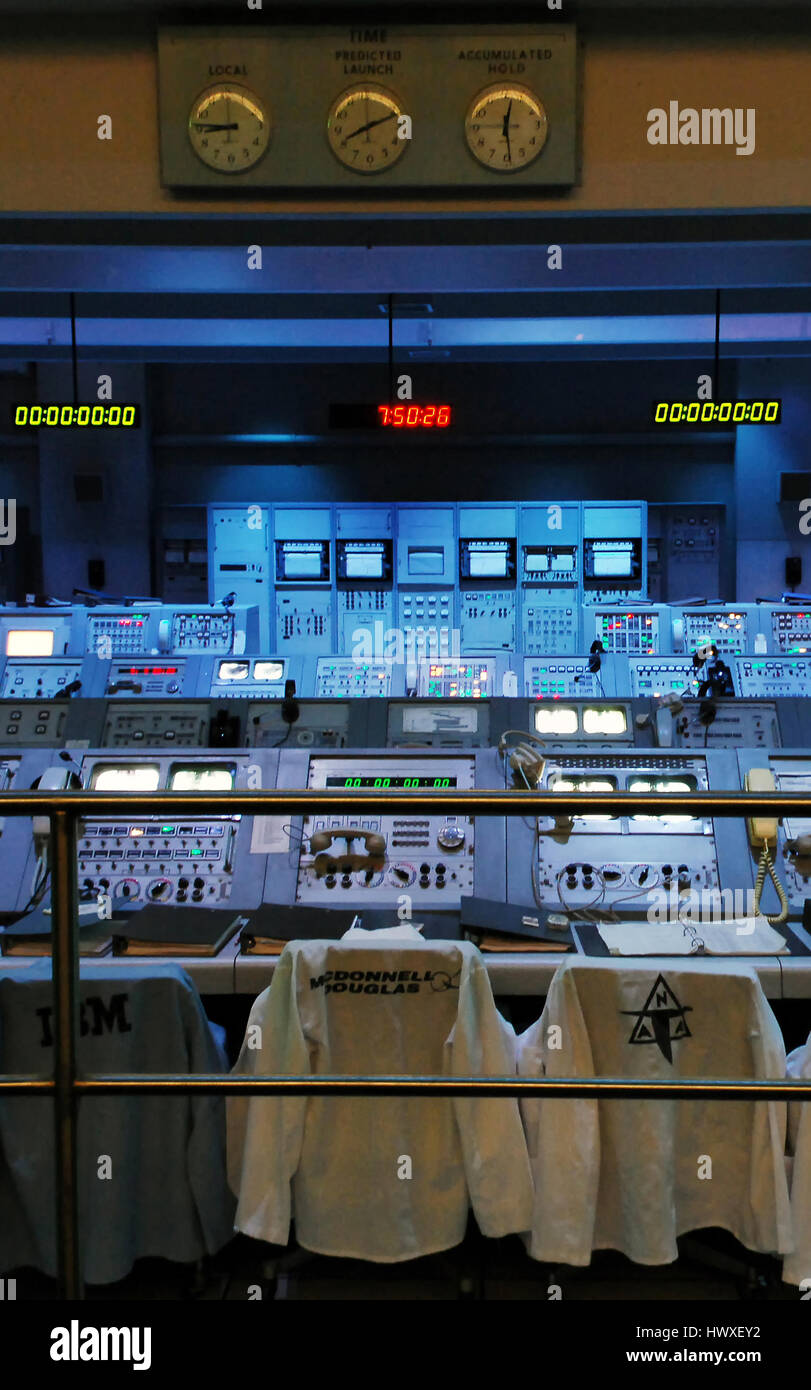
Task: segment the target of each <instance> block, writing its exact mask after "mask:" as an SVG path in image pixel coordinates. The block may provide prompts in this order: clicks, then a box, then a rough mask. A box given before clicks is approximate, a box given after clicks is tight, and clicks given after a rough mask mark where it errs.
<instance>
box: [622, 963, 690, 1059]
mask: <svg viewBox="0 0 811 1390" xmlns="http://www.w3.org/2000/svg"><path fill="white" fill-rule="evenodd" d="M692 1012H693V1009H692V1005H691V1004H680V1003H679V1001H678V999H677V998H676V996H675V994H674V993H673V991H672V989H671V988H670V985H669V984H668V983H667V980H666V979H665V977H664V975H657V977H656V983H655V985H654V986H653V989H652V990H651V992H650V994H649V995H648V997H647V999H646V1000H645V1003H644V1005H643V1007H642V1008H641V1009H623V1010H622V1013H624V1014H630V1016H631V1017H632V1018H635V1019H636V1023H635V1024H634V1026H633V1028H632V1029H631V1036H630V1038H629V1039H628V1042H629V1043H631V1044H632V1045H634V1046H637V1045H639V1046H641V1045H643V1044H645V1043H655V1044H656V1046H657V1047H658V1048H659V1051H660V1052H661V1054H662V1056H663V1057H664V1058H665V1060H666V1061H668V1062H670V1063H672V1062H673V1043H674V1042H681V1040H682V1039H683V1038H689V1037H692V1034H691V1032H690V1029H689V1028H688V1027H687V1020H686V1018H685V1017H684V1015H685V1014H689V1013H692Z"/></svg>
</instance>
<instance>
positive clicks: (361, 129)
mask: <svg viewBox="0 0 811 1390" xmlns="http://www.w3.org/2000/svg"><path fill="white" fill-rule="evenodd" d="M396 115H397V112H396V111H390V112H389V114H388V116H380V117H379V118H378V120H376V121H367V122H366V124H365V125H359V126H358V128H357V130H351V131H350V132H349V134H348V135H345V136H344V138H343V142H342V143H343V144H344V145H345V144H346V142H347V140H354V138H355V136H356V135H362V134H363V132H364V131H365V130H371V129H372V127H373V126H376V125H383V124H384V122H385V121H393V120H394V118H395V116H396Z"/></svg>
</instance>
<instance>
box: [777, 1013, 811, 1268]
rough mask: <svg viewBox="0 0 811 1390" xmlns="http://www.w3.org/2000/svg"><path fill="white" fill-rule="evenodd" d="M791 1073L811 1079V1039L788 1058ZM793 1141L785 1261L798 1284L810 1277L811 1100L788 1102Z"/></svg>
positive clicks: (795, 1076) (785, 1266)
mask: <svg viewBox="0 0 811 1390" xmlns="http://www.w3.org/2000/svg"><path fill="white" fill-rule="evenodd" d="M786 1073H787V1075H788V1076H791V1077H794V1079H795V1080H800V1079H801V1078H803V1079H809V1078H811V1038H809V1040H808V1042H807V1043H806V1044H805V1046H804V1047H800V1048H797V1049H796V1050H795V1051H794V1052H792V1053H791V1054H790V1056H789V1058H788V1064H787V1067H786ZM789 1112H790V1120H789V1127H790V1130H791V1143H792V1149H793V1152H794V1162H793V1164H792V1171H791V1220H792V1226H793V1230H794V1253H793V1254H791V1255H789V1256H787V1258H786V1259H785V1260H784V1261H783V1279H784V1281H785V1283H787V1284H796V1285H797V1286H798V1287H799V1286H800V1285H801V1284H802V1283H803V1281H804V1280H806V1279H808V1280H811V1101H798V1100H795V1101H790V1102H789Z"/></svg>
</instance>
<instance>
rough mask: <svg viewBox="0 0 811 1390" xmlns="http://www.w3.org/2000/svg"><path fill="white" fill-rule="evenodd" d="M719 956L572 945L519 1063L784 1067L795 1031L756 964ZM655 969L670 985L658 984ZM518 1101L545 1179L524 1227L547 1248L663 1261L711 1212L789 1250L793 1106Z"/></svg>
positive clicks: (668, 1070)
mask: <svg viewBox="0 0 811 1390" xmlns="http://www.w3.org/2000/svg"><path fill="white" fill-rule="evenodd" d="M710 964H711V963H710V962H708V961H702V962H701V963H700V964H699V963H697V962H696V963H692V964H690V965H687V964H682V963H679V964H678V965H674V966H673V967H671V966H670V965H669V964H667V963H661V964H660V963H656V964H652V963H650V962H626V961H623V962H618V961H616V960H610V961H609V960H592V961H588V962H584V961H581V960H578V959H576V958H574V957H572V958H570V959H569V960H567V961H565V962H564V963H563V964H562V966H561V968H560V969H559V970H558V972H557V974H556V975H555V977H554V980H553V982H552V986H551V988H550V992H549V996H548V998H547V1003H546V1008H545V1009H544V1012H543V1016H542V1018H541V1019H540V1020H539V1021H538V1022H537V1023H535V1024H533V1026H532V1027H531V1028H529V1029H528V1030H527V1032H525V1033H524V1034H522V1035H521V1037H520V1038H519V1040H518V1070H519V1073H520V1074H521V1075H523V1076H540V1075H543V1074H546V1075H549V1076H576V1077H591V1076H606V1077H617V1078H623V1077H626V1078H630V1077H638V1078H640V1079H645V1078H650V1079H656V1080H659V1079H673V1080H675V1079H678V1078H679V1077H690V1076H697V1077H714V1078H717V1079H721V1078H740V1079H743V1078H749V1077H751V1078H755V1077H774V1078H779V1077H782V1076H784V1074H785V1052H784V1048H783V1040H782V1037H781V1034H780V1030H779V1028H778V1026H777V1021H776V1019H775V1017H774V1015H773V1013H772V1011H771V1009H770V1008H769V1005H768V1002H767V1000H766V998H765V996H764V994H763V991H762V989H761V987H760V984H759V982H758V979H757V976H756V975H755V972H754V971H753V970H752V969H751V967H749V966H747V965H745V964H738V963H734V964H733V963H731V962H723V964H720V963H719V965H718V966H716V965H715V963H714V962H713V963H712V967H713V968H708V967H709V966H710ZM657 977H663V979H664V981H665V982H666V987H662V986H661V985H660V986H659V988H658V990H657V991H656V992H655V993H652V991H653V989H654V985H655V983H656V981H657ZM646 1010H647V1012H646ZM682 1010H683V1012H682ZM668 1012H670V1014H671V1016H670V1018H667V1016H666V1015H667V1013H668ZM657 1029H658V1030H659V1033H660V1037H661V1040H662V1046H660V1044H659V1041H657V1036H656V1030H657ZM550 1030H552V1031H550ZM556 1030H559V1031H556ZM632 1038H633V1039H636V1041H635V1042H632V1041H631V1040H632ZM667 1052H669V1053H670V1056H671V1057H672V1061H671V1060H668V1057H667V1055H665V1054H666V1053H667ZM521 1107H522V1113H523V1116H524V1121H525V1125H526V1130H527V1138H528V1144H529V1150H530V1159H531V1162H532V1166H533V1175H534V1179H535V1190H536V1196H535V1210H534V1214H533V1221H532V1228H531V1234H530V1236H529V1237H528V1249H529V1253H530V1254H531V1255H532V1256H533V1257H534V1258H535V1259H538V1260H544V1261H549V1260H554V1261H563V1262H565V1263H567V1264H571V1265H587V1264H588V1263H589V1262H590V1258H591V1252H592V1250H601V1249H605V1248H610V1249H614V1250H620V1251H622V1252H623V1253H624V1254H626V1255H627V1256H629V1258H630V1259H632V1260H634V1261H636V1262H637V1263H640V1264H651V1265H653V1264H667V1263H669V1262H671V1261H672V1260H675V1259H677V1257H678V1249H677V1246H676V1237H677V1236H678V1235H680V1234H682V1233H683V1232H685V1231H690V1230H697V1229H699V1228H701V1227H708V1226H718V1227H723V1228H724V1229H726V1230H729V1231H731V1232H732V1233H733V1234H734V1235H735V1236H736V1237H737V1238H738V1240H740V1241H741V1242H742V1243H743V1244H744V1245H745V1246H747V1247H749V1248H750V1249H753V1250H761V1251H768V1252H773V1253H783V1252H785V1251H788V1250H790V1249H791V1247H792V1237H791V1222H790V1212H789V1203H788V1189H787V1184H786V1177H785V1168H784V1162H783V1154H784V1142H785V1128H786V1107H785V1106H784V1105H782V1104H778V1103H776V1102H768V1103H758V1104H755V1103H750V1102H744V1101H741V1102H737V1101H715V1102H713V1101H683V1100H639V1101H636V1100H614V1101H596V1100H582V1101H581V1100H539V1101H533V1100H527V1101H522V1103H521ZM710 1164H711V1167H710V1166H709V1165H710ZM710 1174H711V1176H710Z"/></svg>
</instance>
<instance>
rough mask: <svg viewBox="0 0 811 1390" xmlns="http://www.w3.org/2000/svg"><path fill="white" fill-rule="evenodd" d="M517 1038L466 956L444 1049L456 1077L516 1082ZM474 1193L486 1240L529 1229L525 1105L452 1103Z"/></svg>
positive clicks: (482, 973)
mask: <svg viewBox="0 0 811 1390" xmlns="http://www.w3.org/2000/svg"><path fill="white" fill-rule="evenodd" d="M511 1038H512V1039H513V1040H514V1034H513V1032H512V1029H510V1028H509V1025H508V1024H506V1023H505V1021H504V1019H503V1018H502V1017H501V1015H500V1014H499V1013H498V1011H497V1009H496V1007H495V1004H494V1002H493V995H492V991H491V989H490V981H489V979H488V977H487V971H486V970H485V967H484V964H483V963H482V961H481V960H479V959H478V958H476V957H473V958H470V957H466V959H465V962H464V964H463V967H462V976H461V982H460V989H459V1009H458V1014H457V1019H456V1023H455V1025H454V1028H453V1030H452V1032H451V1035H450V1037H449V1038H448V1041H447V1042H446V1044H445V1069H446V1073H450V1075H452V1076H514V1075H515V1056H514V1041H511ZM453 1105H454V1112H455V1116H456V1123H457V1127H458V1132H459V1137H460V1140H461V1145H462V1154H463V1158H464V1165H465V1176H466V1179H467V1187H468V1192H469V1194H470V1201H471V1205H472V1207H473V1210H474V1212H475V1214H476V1219H477V1221H478V1223H479V1226H480V1228H481V1230H482V1232H483V1234H484V1235H486V1236H493V1237H497V1236H503V1235H508V1234H510V1233H512V1232H515V1231H526V1230H528V1229H529V1225H530V1219H531V1215H532V1174H531V1171H530V1166H529V1158H528V1155H527V1148H526V1140H525V1139H524V1132H523V1127H522V1124H521V1116H520V1112H519V1109H518V1102H517V1101H516V1100H515V1099H513V1098H512V1097H505V1098H504V1099H483V1098H478V1097H474V1096H470V1097H468V1096H457V1097H455V1099H454V1102H453Z"/></svg>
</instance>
